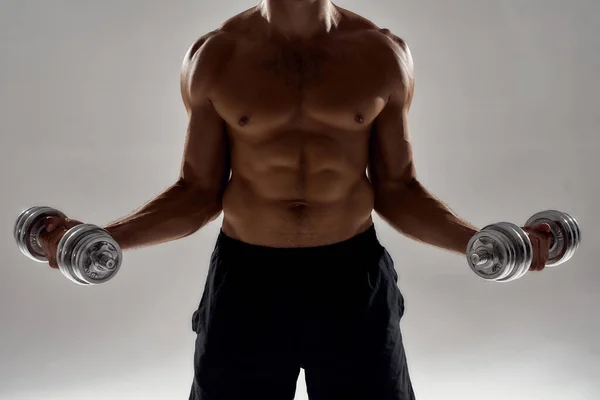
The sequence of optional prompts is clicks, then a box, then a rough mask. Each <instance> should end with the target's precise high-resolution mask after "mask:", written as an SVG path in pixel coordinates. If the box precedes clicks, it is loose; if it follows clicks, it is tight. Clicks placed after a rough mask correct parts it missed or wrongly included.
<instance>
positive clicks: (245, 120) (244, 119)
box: [238, 115, 250, 126]
mask: <svg viewBox="0 0 600 400" xmlns="http://www.w3.org/2000/svg"><path fill="white" fill-rule="evenodd" d="M248 122H250V118H249V117H248V116H247V115H242V117H241V118H240V119H239V120H238V124H239V125H240V126H244V125H247V124H248Z"/></svg>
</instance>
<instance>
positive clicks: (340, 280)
mask: <svg viewBox="0 0 600 400" xmlns="http://www.w3.org/2000/svg"><path fill="white" fill-rule="evenodd" d="M397 281H398V275H397V274H396V271H395V269H394V263H393V261H392V259H391V257H390V255H389V253H388V252H387V251H386V250H385V248H384V247H383V246H381V244H380V243H379V241H378V239H377V235H376V233H375V228H374V226H371V227H370V228H369V229H368V230H367V231H365V232H363V233H361V234H359V235H357V236H355V237H353V238H351V239H348V240H345V241H343V242H339V243H336V244H332V245H326V246H318V247H308V248H307V247H304V248H273V247H264V246H256V245H250V244H248V243H244V242H241V241H239V240H235V239H233V238H230V237H228V236H226V235H225V234H223V232H222V231H221V232H220V234H219V237H218V239H217V243H216V246H215V249H214V252H213V254H212V257H211V261H210V267H209V271H208V276H207V278H206V284H205V287H204V292H203V294H202V299H201V301H200V305H199V307H198V309H197V311H195V312H194V314H193V317H192V326H193V330H194V332H196V334H197V336H196V349H195V353H194V382H193V384H192V390H191V393H190V399H193V400H242V399H243V400H291V399H293V398H294V394H295V392H296V383H297V380H298V374H299V372H300V368H303V369H304V372H305V378H306V387H307V391H308V395H309V398H310V400H338V399H339V400H354V399H356V400H384V399H385V400H412V399H414V398H415V396H414V393H413V389H412V385H411V382H410V378H409V373H408V368H407V364H406V356H405V353H404V347H403V344H402V335H401V334H400V327H399V323H400V318H401V317H402V315H403V313H404V298H403V297H402V294H401V293H400V290H399V289H398V285H397Z"/></svg>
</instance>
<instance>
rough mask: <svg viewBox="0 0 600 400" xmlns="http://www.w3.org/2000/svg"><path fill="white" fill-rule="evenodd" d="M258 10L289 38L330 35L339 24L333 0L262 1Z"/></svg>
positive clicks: (272, 25)
mask: <svg viewBox="0 0 600 400" xmlns="http://www.w3.org/2000/svg"><path fill="white" fill-rule="evenodd" d="M258 9H259V10H260V13H261V15H262V16H263V18H265V19H266V20H267V22H268V23H269V24H270V25H271V27H272V28H273V29H274V30H276V31H278V32H279V33H281V34H283V35H284V36H286V37H288V38H310V37H313V36H317V35H319V34H324V33H328V32H329V31H331V29H332V28H335V27H336V26H337V24H338V22H339V12H338V11H337V10H336V9H335V7H334V5H333V4H332V3H331V0H261V2H260V4H259V5H258Z"/></svg>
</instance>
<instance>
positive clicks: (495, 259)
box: [466, 210, 581, 282]
mask: <svg viewBox="0 0 600 400" xmlns="http://www.w3.org/2000/svg"><path fill="white" fill-rule="evenodd" d="M544 223H546V224H548V225H550V234H551V235H552V237H551V240H550V252H549V257H548V262H547V263H546V266H547V267H554V266H557V265H559V264H562V263H564V262H565V261H567V260H569V259H570V258H571V257H572V256H573V254H574V253H575V251H576V250H577V248H578V247H579V243H580V241H581V232H580V229H579V224H578V223H577V221H576V220H575V219H574V218H573V217H571V216H570V215H568V214H566V213H563V212H560V211H555V210H546V211H541V212H539V213H536V214H534V215H533V216H531V218H529V219H528V220H527V222H526V223H525V226H527V227H533V226H537V225H539V224H544ZM466 256H467V261H468V263H469V266H470V267H471V269H472V270H473V272H475V274H477V275H478V276H479V277H481V278H483V279H485V280H488V281H495V282H509V281H513V280H515V279H519V278H521V277H522V276H524V275H525V274H526V273H527V271H528V270H529V267H530V266H531V262H532V259H533V255H532V245H531V241H530V239H529V236H528V235H527V233H526V232H525V231H524V230H523V229H522V228H520V227H519V226H517V225H515V224H512V223H510V222H500V223H496V224H492V225H488V226H486V227H484V228H483V229H482V230H481V231H479V232H478V233H476V234H475V235H474V236H473V237H472V238H471V240H470V241H469V243H468V245H467V252H466Z"/></svg>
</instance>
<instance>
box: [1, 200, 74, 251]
mask: <svg viewBox="0 0 600 400" xmlns="http://www.w3.org/2000/svg"><path fill="white" fill-rule="evenodd" d="M51 216H58V217H61V218H64V217H65V215H64V214H63V213H62V212H60V211H58V210H56V209H54V208H51V207H39V206H36V207H30V208H28V209H26V210H25V211H23V212H22V213H21V214H20V215H19V217H18V218H17V221H16V223H15V227H14V232H13V234H14V237H15V241H16V242H17V246H19V250H21V253H23V254H24V255H25V256H27V257H28V258H30V259H32V260H34V261H37V262H47V261H48V260H46V257H45V256H44V250H43V249H42V246H41V244H40V241H39V237H40V233H41V232H42V230H43V229H44V219H45V218H46V217H51Z"/></svg>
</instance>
